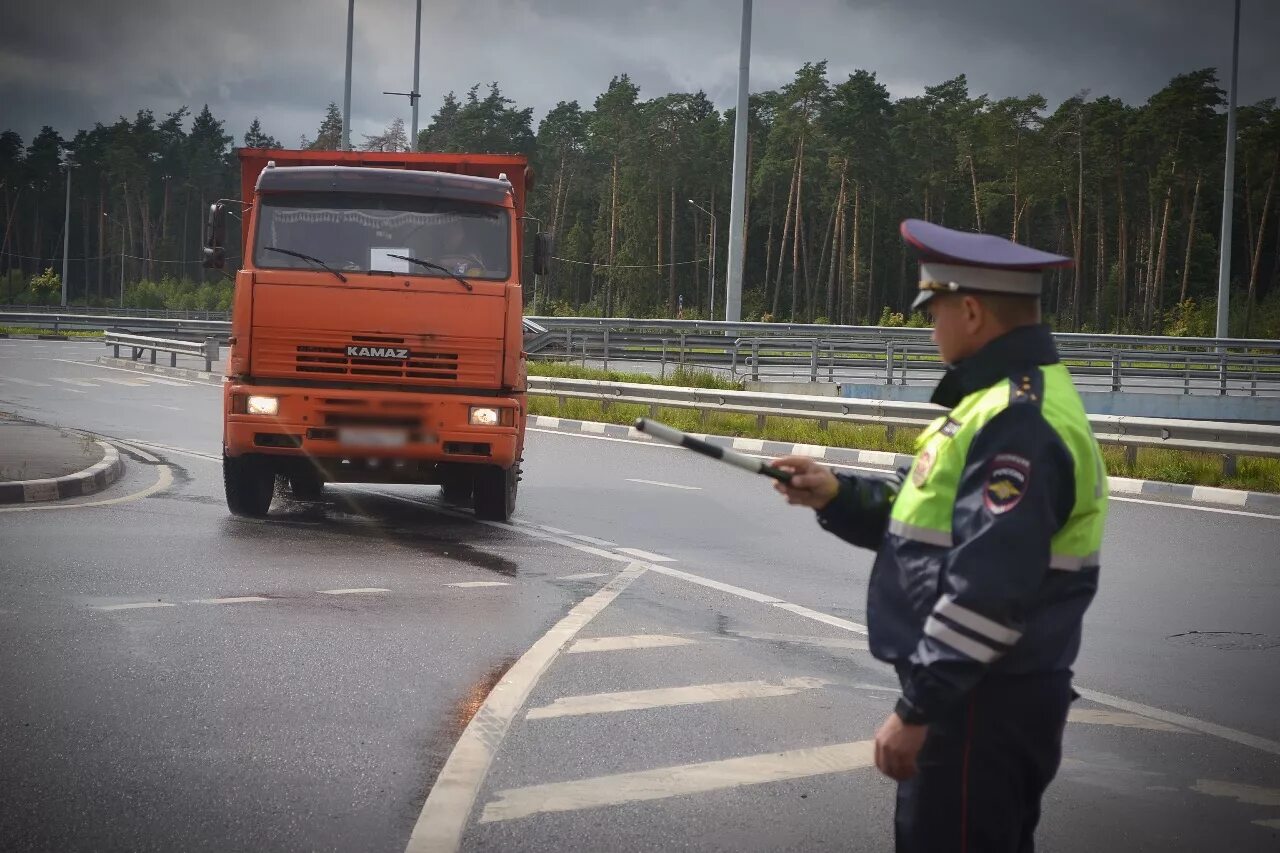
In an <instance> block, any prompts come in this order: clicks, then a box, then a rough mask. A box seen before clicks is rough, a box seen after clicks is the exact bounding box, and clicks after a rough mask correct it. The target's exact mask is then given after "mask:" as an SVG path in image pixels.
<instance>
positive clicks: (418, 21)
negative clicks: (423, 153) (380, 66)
mask: <svg viewBox="0 0 1280 853" xmlns="http://www.w3.org/2000/svg"><path fill="white" fill-rule="evenodd" d="M421 57H422V0H418V14H417V17H416V18H415V19H414V23H413V90H412V91H409V92H383V93H382V94H384V95H402V96H404V97H406V98H408V99H409V106H410V107H412V108H413V137H412V138H411V139H410V140H409V150H410V151H417V150H418V99H419V98H421V97H422V93H421V92H419V91H418V68H419V65H420V63H419V59H420V58H421Z"/></svg>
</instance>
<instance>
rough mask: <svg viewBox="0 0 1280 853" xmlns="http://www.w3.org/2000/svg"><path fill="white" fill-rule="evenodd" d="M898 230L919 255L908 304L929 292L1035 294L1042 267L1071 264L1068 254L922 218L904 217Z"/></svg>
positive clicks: (914, 306)
mask: <svg viewBox="0 0 1280 853" xmlns="http://www.w3.org/2000/svg"><path fill="white" fill-rule="evenodd" d="M899 230H900V231H901V233H902V239H903V240H905V241H906V242H907V245H909V246H911V247H912V248H914V249H915V250H916V252H917V253H918V255H919V260H920V295H919V296H917V297H916V300H915V302H913V303H912V304H911V308H912V310H915V309H917V308H919V307H920V306H922V305H924V304H925V303H926V302H928V301H929V299H930V298H932V297H933V295H934V294H935V293H955V292H957V291H973V292H978V293H1009V294H1016V295H1020V296H1039V295H1040V288H1041V284H1042V279H1043V273H1044V271H1045V270H1047V269H1054V268H1057V267H1069V266H1071V264H1072V261H1071V258H1068V257H1064V256H1063V255H1055V254H1052V253H1050V252H1042V251H1040V250H1039V249H1033V248H1031V247H1030V246H1023V245H1021V244H1019V243H1015V242H1013V241H1012V240H1006V239H1005V238H1003V237H997V236H995V235H994V234H974V233H972V232H968V231H956V230H954V229H951V228H943V227H942V226H941V225H934V224H933V223H931V222H925V221H924V220H922V219H904V220H903V222H902V225H901V227H900V229H899Z"/></svg>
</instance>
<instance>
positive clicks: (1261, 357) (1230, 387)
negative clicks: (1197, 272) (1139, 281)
mask: <svg viewBox="0 0 1280 853" xmlns="http://www.w3.org/2000/svg"><path fill="white" fill-rule="evenodd" d="M540 322H541V321H540ZM859 331H866V330H865V329H861V330H859ZM880 331H883V332H884V334H883V335H879V336H876V335H872V336H854V335H849V336H845V337H839V336H836V337H814V336H812V335H806V336H786V335H768V336H764V335H756V336H747V337H738V338H727V337H724V336H722V335H716V334H708V333H705V332H695V331H681V332H680V333H679V334H678V335H676V336H674V337H672V336H669V335H667V334H664V333H663V332H661V331H646V330H639V331H637V330H624V329H615V328H612V327H610V326H591V327H586V328H582V327H575V326H572V325H568V324H561V325H559V326H556V325H552V326H551V327H550V329H549V331H548V332H547V334H546V335H543V336H541V337H540V338H539V339H538V340H537V342H536V343H537V345H538V348H537V349H534V347H533V346H532V344H531V345H530V347H529V350H530V353H531V354H536V355H537V357H538V358H541V359H547V360H557V359H559V360H565V361H575V360H581V361H582V362H583V363H584V364H586V363H587V362H588V361H592V362H598V363H601V364H603V365H604V366H605V367H606V369H607V368H608V367H609V366H611V364H612V363H614V362H617V363H625V362H632V363H650V364H654V365H658V364H662V365H666V364H680V365H686V366H695V367H703V368H709V369H719V370H724V371H726V372H728V373H729V374H730V375H732V376H734V377H738V378H744V379H751V380H766V381H767V380H775V381H776V380H801V381H802V380H808V381H810V382H820V381H826V382H846V381H853V382H856V383H861V384H867V383H876V384H887V385H894V384H901V385H906V384H910V382H919V383H926V382H928V383H932V382H934V381H936V379H937V376H938V373H939V371H941V370H942V365H941V363H940V362H939V360H938V357H937V350H936V349H935V347H934V346H933V345H932V344H931V343H929V342H928V341H927V335H928V331H929V330H927V329H920V330H911V331H913V332H923V333H924V334H923V335H921V334H913V335H912V336H911V338H912V339H910V340H908V339H896V338H894V337H893V336H892V333H897V332H901V331H903V330H901V329H892V330H880ZM1057 338H1058V347H1059V351H1060V353H1061V355H1062V358H1063V360H1064V362H1066V364H1067V367H1068V369H1069V370H1070V371H1071V372H1072V374H1073V375H1074V376H1076V377H1079V378H1084V377H1090V378H1092V380H1093V381H1092V382H1091V383H1090V385H1091V387H1092V389H1093V390H1111V391H1120V390H1126V389H1128V388H1137V389H1139V390H1143V391H1148V392H1149V391H1165V392H1167V393H1178V394H1190V393H1193V392H1198V393H1216V394H1219V395H1221V394H1227V393H1233V394H1242V395H1249V396H1258V395H1265V396H1277V395H1280V341H1252V340H1250V341H1240V340H1230V339H1224V340H1223V341H1215V340H1214V339H1184V338H1140V337H1135V336H1127V337H1124V338H1119V337H1115V336H1112V337H1108V336H1089V335H1085V336H1076V335H1059V336H1057ZM1188 341H1190V343H1187V342H1188ZM1205 343H1209V344H1213V346H1204V345H1203V344H1205ZM1227 343H1229V344H1231V346H1230V347H1227V346H1218V344H1227ZM1246 345H1247V346H1246ZM1099 386H1100V387H1099Z"/></svg>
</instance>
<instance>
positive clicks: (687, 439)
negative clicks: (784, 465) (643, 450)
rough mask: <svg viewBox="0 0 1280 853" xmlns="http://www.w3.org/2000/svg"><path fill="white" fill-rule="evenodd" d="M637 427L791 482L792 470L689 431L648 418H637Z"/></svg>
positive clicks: (781, 480)
mask: <svg viewBox="0 0 1280 853" xmlns="http://www.w3.org/2000/svg"><path fill="white" fill-rule="evenodd" d="M636 429H638V430H639V431H640V432H643V433H645V434H646V435H651V436H653V437H654V438H656V439H658V440H659V441H665V442H667V443H668V444H675V445H678V446H679V447H687V448H688V449H690V450H692V451H694V452H695V453H701V454H702V455H703V456H710V457H711V458H712V459H719V460H720V461H721V462H727V463H729V464H730V465H734V466H736V467H738V468H742V469H743V470H745V471H750V472H752V473H753V474H764V475H765V476H766V477H772V478H773V479H775V480H778V481H779V482H782V483H789V482H791V472H790V471H783V470H782V469H781V468H775V467H774V466H772V465H770V464H768V463H767V462H764V461H762V460H760V459H756V458H755V457H753V456H747V455H746V454H744V453H739V452H737V451H736V450H730V449H729V448H727V447H720V446H719V445H715V444H710V443H708V442H705V441H703V440H702V439H700V438H694V437H693V436H691V435H689V434H688V433H683V432H681V431H680V430H678V429H676V428H675V427H669V426H667V425H666V424H664V423H659V422H658V421H651V420H649V419H648V418H637V419H636Z"/></svg>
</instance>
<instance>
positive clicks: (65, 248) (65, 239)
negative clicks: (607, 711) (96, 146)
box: [62, 154, 76, 308]
mask: <svg viewBox="0 0 1280 853" xmlns="http://www.w3.org/2000/svg"><path fill="white" fill-rule="evenodd" d="M62 164H63V166H65V167H66V170H67V207H66V211H65V213H64V214H63V217H62V307H63V308H66V307H67V255H68V253H69V252H70V250H71V170H72V169H74V168H75V165H76V164H75V161H74V160H72V159H71V155H69V154H68V155H67V157H66V159H64V160H63V163H62Z"/></svg>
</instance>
